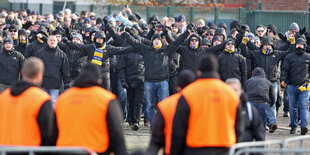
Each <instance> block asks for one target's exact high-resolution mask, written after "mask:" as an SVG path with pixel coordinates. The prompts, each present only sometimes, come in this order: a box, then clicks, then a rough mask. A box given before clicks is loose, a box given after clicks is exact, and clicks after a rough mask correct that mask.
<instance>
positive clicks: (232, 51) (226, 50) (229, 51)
mask: <svg viewBox="0 0 310 155" xmlns="http://www.w3.org/2000/svg"><path fill="white" fill-rule="evenodd" d="M225 52H227V53H234V52H235V50H234V49H233V50H228V49H225Z"/></svg>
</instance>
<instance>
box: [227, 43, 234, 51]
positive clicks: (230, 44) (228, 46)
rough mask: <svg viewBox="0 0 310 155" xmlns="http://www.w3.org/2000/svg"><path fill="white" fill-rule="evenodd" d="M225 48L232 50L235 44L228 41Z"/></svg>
mask: <svg viewBox="0 0 310 155" xmlns="http://www.w3.org/2000/svg"><path fill="white" fill-rule="evenodd" d="M225 48H226V49H227V50H229V51H231V50H234V49H235V45H234V44H233V43H232V42H231V41H230V42H228V43H227V44H226V45H225Z"/></svg>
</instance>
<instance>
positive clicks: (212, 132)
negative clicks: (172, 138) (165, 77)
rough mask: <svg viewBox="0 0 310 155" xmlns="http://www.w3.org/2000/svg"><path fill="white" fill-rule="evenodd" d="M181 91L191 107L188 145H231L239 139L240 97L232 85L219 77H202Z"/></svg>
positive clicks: (195, 146) (197, 146)
mask: <svg viewBox="0 0 310 155" xmlns="http://www.w3.org/2000/svg"><path fill="white" fill-rule="evenodd" d="M182 94H183V96H184V98H185V99H186V101H187V103H188V105H189V109H190V113H189V120H188V131H187V137H186V144H187V145H188V146H189V147H193V148H199V147H231V146H232V145H233V144H235V143H236V134H235V121H236V114H237V108H238V105H239V97H238V95H237V94H236V92H235V91H234V90H233V89H231V88H230V87H229V86H228V85H227V84H225V83H224V82H222V81H221V80H219V79H199V80H197V81H196V82H194V83H192V84H191V85H189V86H188V87H187V88H185V89H184V90H183V91H182Z"/></svg>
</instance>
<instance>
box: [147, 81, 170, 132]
mask: <svg viewBox="0 0 310 155" xmlns="http://www.w3.org/2000/svg"><path fill="white" fill-rule="evenodd" d="M144 88H145V101H146V112H147V116H148V119H149V121H150V124H151V126H152V123H153V118H154V115H155V106H156V104H155V99H156V97H157V98H158V102H159V101H161V100H163V99H165V98H167V97H168V96H169V85H168V81H167V80H165V81H160V82H144Z"/></svg>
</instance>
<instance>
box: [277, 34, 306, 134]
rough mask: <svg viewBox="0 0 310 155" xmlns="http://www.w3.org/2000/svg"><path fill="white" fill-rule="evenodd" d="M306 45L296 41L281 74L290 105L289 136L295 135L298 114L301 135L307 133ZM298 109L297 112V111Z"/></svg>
mask: <svg viewBox="0 0 310 155" xmlns="http://www.w3.org/2000/svg"><path fill="white" fill-rule="evenodd" d="M306 47H307V44H306V42H305V40H304V39H303V38H298V39H297V41H296V48H295V52H293V53H291V54H289V55H287V56H286V57H285V59H284V62H283V66H282V73H281V81H282V82H281V85H283V86H285V85H286V84H287V88H286V89H287V93H288V96H289V104H290V121H291V122H290V127H291V131H290V133H291V134H295V133H296V128H297V126H298V124H297V122H298V116H297V115H298V113H299V118H300V121H301V122H300V127H301V135H305V134H306V133H307V132H308V129H307V125H308V101H309V89H310V86H309V69H310V54H308V53H306V52H305V51H306ZM298 108H299V110H300V111H299V112H297V109H298Z"/></svg>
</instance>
